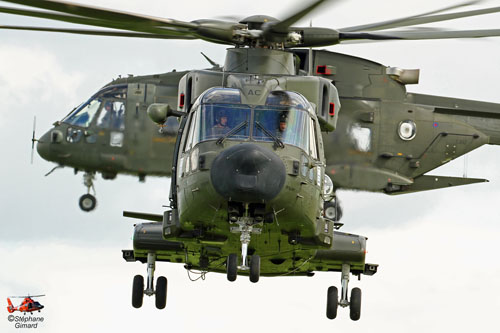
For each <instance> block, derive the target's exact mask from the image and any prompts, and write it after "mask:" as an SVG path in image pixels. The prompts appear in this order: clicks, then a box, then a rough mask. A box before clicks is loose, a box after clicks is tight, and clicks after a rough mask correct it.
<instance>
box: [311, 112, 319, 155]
mask: <svg viewBox="0 0 500 333" xmlns="http://www.w3.org/2000/svg"><path fill="white" fill-rule="evenodd" d="M309 155H311V157H312V158H313V159H315V160H317V159H318V145H317V141H316V129H315V127H314V121H313V120H312V119H309Z"/></svg>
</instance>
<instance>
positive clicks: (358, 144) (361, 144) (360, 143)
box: [348, 124, 372, 152]
mask: <svg viewBox="0 0 500 333" xmlns="http://www.w3.org/2000/svg"><path fill="white" fill-rule="evenodd" d="M348 135H349V137H350V139H351V143H352V145H353V146H354V149H356V150H357V151H361V152H368V151H370V150H371V148H372V147H371V146H372V130H371V129H370V128H368V127H361V125H360V124H353V125H351V126H350V128H349V130H348Z"/></svg>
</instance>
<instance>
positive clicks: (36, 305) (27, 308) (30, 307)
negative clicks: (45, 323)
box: [7, 295, 45, 315]
mask: <svg viewBox="0 0 500 333" xmlns="http://www.w3.org/2000/svg"><path fill="white" fill-rule="evenodd" d="M42 296H45V295H31V296H30V295H28V296H9V297H10V298H24V299H23V301H22V302H21V304H20V305H19V306H17V307H15V306H14V305H13V304H12V302H11V300H10V298H9V297H7V303H8V304H9V306H7V311H9V313H13V312H14V311H19V312H23V314H26V313H29V314H31V315H32V314H33V312H35V311H38V312H40V311H41V310H42V309H43V308H44V306H43V305H42V304H40V302H37V301H35V300H33V298H34V297H42Z"/></svg>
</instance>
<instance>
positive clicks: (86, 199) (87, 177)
mask: <svg viewBox="0 0 500 333" xmlns="http://www.w3.org/2000/svg"><path fill="white" fill-rule="evenodd" d="M94 178H95V174H94V173H91V172H85V173H84V174H83V184H84V185H85V186H86V187H87V194H84V195H82V196H81V197H80V201H79V202H78V204H79V206H80V209H81V210H83V211H84V212H90V211H92V210H94V209H95V207H96V206H97V199H96V198H95V196H94V195H95V188H94ZM90 189H92V192H94V195H92V194H90Z"/></svg>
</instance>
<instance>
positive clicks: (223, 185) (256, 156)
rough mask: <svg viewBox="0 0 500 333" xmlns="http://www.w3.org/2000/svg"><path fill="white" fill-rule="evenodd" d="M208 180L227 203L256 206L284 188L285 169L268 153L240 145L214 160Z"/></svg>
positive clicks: (273, 154) (250, 146)
mask: <svg viewBox="0 0 500 333" xmlns="http://www.w3.org/2000/svg"><path fill="white" fill-rule="evenodd" d="M210 178H211V181H212V184H213V186H214V188H215V190H216V191H217V193H219V194H220V195H222V196H223V197H224V198H226V199H227V200H230V201H237V202H248V203H254V202H255V203H260V202H263V201H267V200H271V199H273V198H275V197H276V196H277V195H278V193H279V192H280V191H281V189H282V188H283V185H284V184H285V179H286V169H285V165H284V164H283V162H282V161H281V159H280V158H279V157H278V156H277V155H276V154H275V153H273V152H272V151H271V150H269V149H267V148H265V147H262V146H258V145H256V144H252V143H243V144H239V145H236V146H232V147H230V148H228V149H226V150H224V151H223V152H222V153H220V154H219V156H217V158H215V160H214V162H213V163H212V167H211V170H210Z"/></svg>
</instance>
